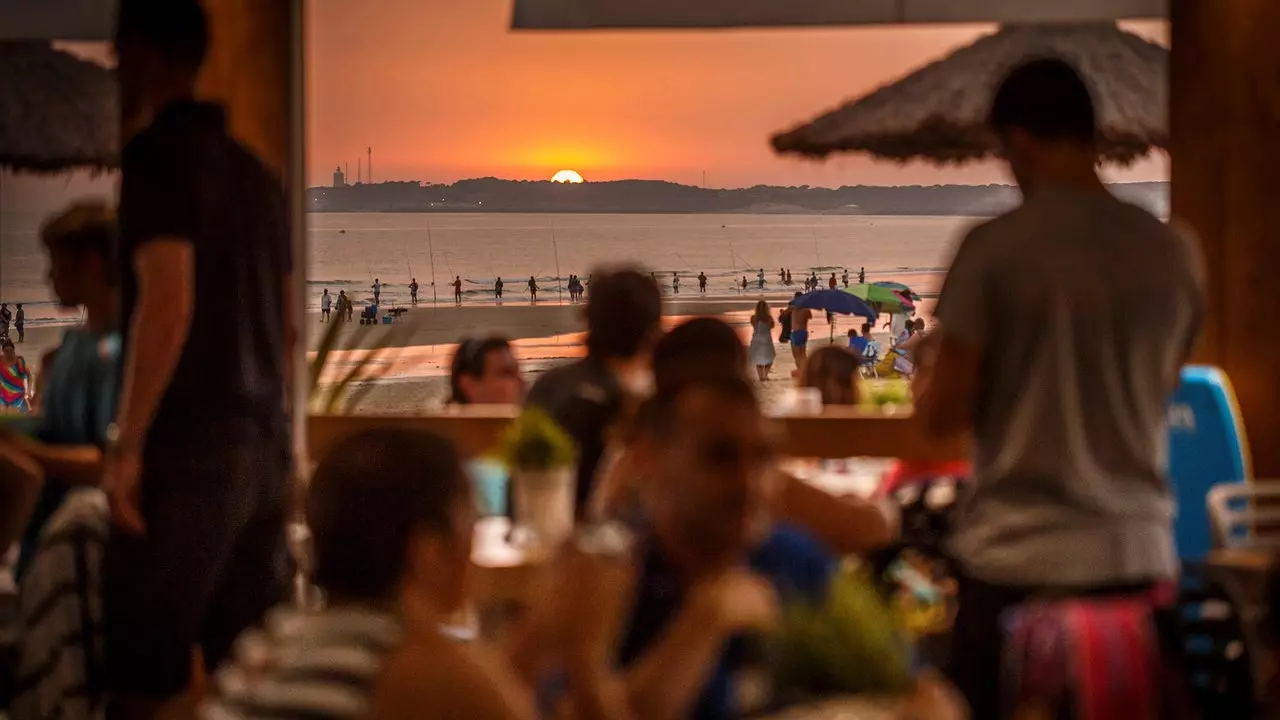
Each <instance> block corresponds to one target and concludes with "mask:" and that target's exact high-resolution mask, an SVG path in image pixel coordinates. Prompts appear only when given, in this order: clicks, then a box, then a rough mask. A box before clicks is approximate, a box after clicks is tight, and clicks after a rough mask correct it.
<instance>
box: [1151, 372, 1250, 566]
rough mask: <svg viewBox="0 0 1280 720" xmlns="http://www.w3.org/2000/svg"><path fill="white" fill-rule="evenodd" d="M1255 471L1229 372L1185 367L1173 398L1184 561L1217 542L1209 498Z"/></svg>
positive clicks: (1178, 533) (1172, 456)
mask: <svg viewBox="0 0 1280 720" xmlns="http://www.w3.org/2000/svg"><path fill="white" fill-rule="evenodd" d="M1251 475H1252V468H1251V467H1250V466H1249V444H1248V439H1247V438H1246V436H1245V431H1244V422H1243V420H1241V418H1240V410H1239V407H1238V406H1237V405H1236V395H1235V392H1234V391H1233V390H1232V389H1231V381H1230V380H1228V379H1227V375H1226V373H1224V372H1223V371H1222V370H1220V369H1218V368H1216V367H1210V366H1207V365H1187V366H1185V367H1183V368H1182V382H1181V383H1180V384H1179V386H1178V389H1177V390H1176V391H1175V392H1174V394H1173V399H1172V400H1171V402H1170V403H1169V482H1170V485H1171V486H1172V490H1173V496H1174V500H1175V501H1176V502H1177V513H1178V515H1177V519H1176V520H1175V521H1174V537H1175V539H1176V541H1177V543H1178V553H1179V554H1180V555H1181V556H1182V559H1183V561H1184V562H1187V561H1190V562H1197V561H1200V560H1203V559H1204V557H1205V555H1207V554H1208V552H1209V550H1210V549H1211V548H1212V546H1213V535H1212V531H1211V529H1210V527H1209V514H1208V511H1207V509H1206V507H1205V498H1206V496H1207V495H1208V493H1209V488H1211V487H1213V486H1214V485H1218V484H1220V483H1232V482H1243V481H1244V480H1245V479H1246V478H1248V477H1250V476H1251Z"/></svg>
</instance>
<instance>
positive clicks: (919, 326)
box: [911, 318, 924, 333]
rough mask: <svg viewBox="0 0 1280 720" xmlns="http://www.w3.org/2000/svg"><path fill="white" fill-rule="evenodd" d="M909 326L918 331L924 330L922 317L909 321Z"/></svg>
mask: <svg viewBox="0 0 1280 720" xmlns="http://www.w3.org/2000/svg"><path fill="white" fill-rule="evenodd" d="M911 328H912V330H914V331H915V332H918V333H922V332H924V318H916V319H915V321H914V322H912V323H911Z"/></svg>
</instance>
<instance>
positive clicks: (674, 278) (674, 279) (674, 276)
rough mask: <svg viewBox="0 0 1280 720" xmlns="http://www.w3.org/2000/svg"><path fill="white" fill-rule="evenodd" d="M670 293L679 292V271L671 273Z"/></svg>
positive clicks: (677, 293) (676, 293)
mask: <svg viewBox="0 0 1280 720" xmlns="http://www.w3.org/2000/svg"><path fill="white" fill-rule="evenodd" d="M671 294H672V295H679V294H680V273H671Z"/></svg>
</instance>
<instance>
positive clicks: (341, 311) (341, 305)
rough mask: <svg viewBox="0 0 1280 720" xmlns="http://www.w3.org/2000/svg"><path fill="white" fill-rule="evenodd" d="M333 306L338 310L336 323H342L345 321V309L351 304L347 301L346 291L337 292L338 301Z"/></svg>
mask: <svg viewBox="0 0 1280 720" xmlns="http://www.w3.org/2000/svg"><path fill="white" fill-rule="evenodd" d="M335 304H336V305H337V306H338V308H337V309H338V321H339V322H342V321H344V320H346V319H347V307H348V306H349V305H350V304H351V301H350V300H349V299H347V291H346V290H339V291H338V301H337V303H335Z"/></svg>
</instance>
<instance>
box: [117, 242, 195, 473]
mask: <svg viewBox="0 0 1280 720" xmlns="http://www.w3.org/2000/svg"><path fill="white" fill-rule="evenodd" d="M133 265H134V273H135V274H136V275H137V278H138V300H137V306H136V307H135V309H134V311H133V317H131V318H129V338H130V339H129V347H127V348H126V349H125V358H124V386H123V389H122V391H121V393H120V405H119V410H118V412H117V415H116V423H117V425H119V427H120V445H121V447H124V448H130V449H132V450H135V451H136V450H138V449H140V448H141V446H142V442H143V440H144V439H145V438H146V436H147V432H148V431H149V430H150V428H151V421H152V420H153V419H154V418H155V413H156V409H157V408H158V407H159V405H160V398H161V397H162V396H163V395H164V392H165V390H166V389H168V387H169V382H170V381H171V380H172V379H173V372H174V369H175V368H176V367H177V365H178V359H179V358H180V357H181V356H182V348H183V347H184V346H185V345H186V343H187V334H188V332H189V331H190V329H191V315H192V311H193V309H194V306H195V250H194V248H193V247H192V246H191V243H190V242H188V241H186V240H183V239H181V238H173V237H164V238H159V239H156V240H152V241H150V242H148V243H145V244H143V245H141V246H140V247H139V248H138V249H137V250H136V251H135V252H134V256H133Z"/></svg>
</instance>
